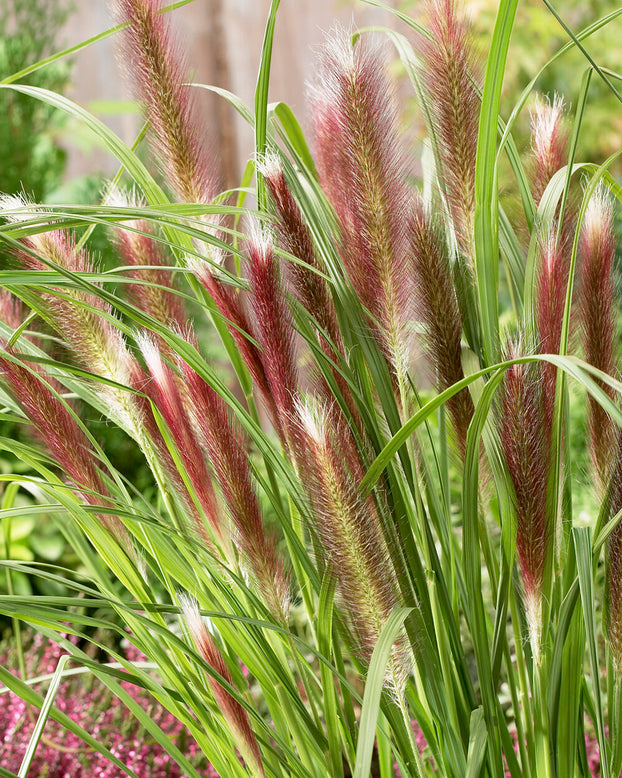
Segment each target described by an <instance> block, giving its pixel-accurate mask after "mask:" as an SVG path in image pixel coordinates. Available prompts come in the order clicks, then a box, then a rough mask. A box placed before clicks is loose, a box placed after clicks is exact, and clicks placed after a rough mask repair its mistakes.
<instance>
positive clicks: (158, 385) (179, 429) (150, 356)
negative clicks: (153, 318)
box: [138, 335, 222, 539]
mask: <svg viewBox="0 0 622 778" xmlns="http://www.w3.org/2000/svg"><path fill="white" fill-rule="evenodd" d="M138 343H139V346H140V350H141V352H142V355H143V357H144V359H145V363H146V365H147V369H148V370H149V373H150V375H151V378H152V380H151V381H149V382H147V383H145V385H144V388H143V391H144V392H145V393H146V394H147V395H148V396H150V397H151V399H152V400H153V402H154V403H155V405H156V407H157V408H158V410H159V411H160V413H161V414H162V416H163V418H164V421H165V422H166V425H167V426H168V428H169V431H170V433H171V436H172V438H173V441H174V443H175V446H176V448H177V452H178V454H179V457H180V459H181V463H182V465H183V467H184V469H185V471H186V473H187V476H188V480H189V482H190V487H191V490H192V495H193V497H194V498H195V499H196V502H197V503H198V505H199V506H200V509H201V511H202V512H203V515H204V516H205V518H206V519H207V521H208V522H209V524H210V525H211V527H212V530H213V532H214V534H215V535H216V537H217V538H219V539H220V538H221V537H222V527H221V520H220V514H219V508H218V503H217V500H216V494H215V492H214V488H213V486H212V478H211V474H210V472H209V469H208V468H207V465H206V462H205V460H204V458H203V453H202V451H201V448H200V446H199V442H198V440H197V438H196V436H195V432H194V429H195V428H194V425H193V424H192V423H191V421H190V419H189V417H188V414H187V412H186V409H185V407H184V403H183V398H182V395H181V393H180V391H179V384H178V381H177V380H176V375H175V373H174V371H173V369H172V368H171V367H170V365H168V364H166V362H165V361H164V360H163V359H162V356H161V354H160V351H159V349H158V346H157V345H156V343H155V342H154V340H153V339H151V338H150V337H149V336H146V335H145V336H142V337H139V338H138ZM196 529H197V530H198V532H199V534H200V536H202V537H205V528H204V527H203V525H199V526H198V527H197V528H196Z"/></svg>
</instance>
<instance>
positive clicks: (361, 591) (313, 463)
mask: <svg viewBox="0 0 622 778" xmlns="http://www.w3.org/2000/svg"><path fill="white" fill-rule="evenodd" d="M298 418H299V419H300V426H301V430H300V435H299V438H298V443H299V445H300V446H301V450H300V451H299V452H298V460H299V461H300V462H304V469H302V468H301V470H302V472H303V474H304V475H303V477H302V479H301V480H302V486H303V488H304V489H305V491H306V493H307V495H308V499H309V502H310V504H311V508H312V516H313V520H314V523H315V525H314V530H315V532H316V533H317V535H318V537H319V540H320V543H319V548H320V549H321V553H322V554H323V557H324V558H323V560H322V561H323V563H324V564H326V565H327V566H328V567H329V568H330V570H331V571H332V573H333V575H334V576H335V578H336V580H337V584H338V591H339V594H340V596H341V598H342V601H343V604H344V607H345V609H346V611H347V613H348V614H349V616H350V621H351V624H352V628H353V630H354V633H355V635H356V638H357V640H358V649H359V652H360V654H361V656H362V657H363V658H364V659H365V660H366V661H369V658H370V656H371V652H372V650H373V648H374V646H375V644H376V642H377V640H378V636H379V634H380V631H381V630H382V627H383V625H384V623H385V621H386V619H387V618H388V616H389V614H390V613H391V611H392V610H393V609H394V608H395V607H397V606H398V605H399V596H398V584H397V580H396V578H395V575H394V573H393V566H392V563H391V559H390V554H389V550H388V548H387V545H386V542H385V539H384V535H383V532H382V527H381V524H380V519H379V516H378V513H377V510H376V507H375V505H374V502H373V499H372V498H365V497H363V495H362V494H361V492H360V483H361V480H362V478H363V469H362V467H361V464H360V460H359V457H358V453H357V451H356V446H355V443H354V440H353V437H352V432H351V431H350V429H349V428H348V426H347V425H346V424H345V423H344V421H343V417H342V416H341V415H340V413H339V411H338V410H337V409H336V408H335V407H334V406H328V405H326V406H322V405H319V404H317V403H309V404H308V405H304V406H303V405H301V406H299V408H298ZM409 669H410V660H409V657H408V651H407V650H406V647H405V645H404V644H402V642H401V641H398V643H397V644H396V646H395V647H394V650H393V653H392V659H391V663H390V666H389V669H388V673H387V679H386V682H387V685H388V686H389V687H390V688H391V689H392V690H393V692H394V693H395V694H396V695H398V696H399V694H400V693H401V692H402V686H403V683H404V682H405V679H406V678H407V676H408V673H409Z"/></svg>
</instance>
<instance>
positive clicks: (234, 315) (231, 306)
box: [188, 259, 283, 439]
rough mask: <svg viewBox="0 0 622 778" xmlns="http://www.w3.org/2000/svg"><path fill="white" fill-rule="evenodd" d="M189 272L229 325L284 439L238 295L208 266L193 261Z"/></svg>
mask: <svg viewBox="0 0 622 778" xmlns="http://www.w3.org/2000/svg"><path fill="white" fill-rule="evenodd" d="M188 268H189V269H190V270H191V271H192V272H193V273H194V275H195V276H196V278H197V279H198V280H199V281H200V283H201V284H202V285H203V286H204V287H205V289H206V290H207V292H208V293H209V295H210V297H211V298H212V300H213V301H214V304H215V305H216V308H217V309H218V312H219V313H220V315H221V316H222V317H223V318H224V319H225V321H226V322H227V323H228V327H229V332H230V333H231V337H232V338H233V340H234V341H235V344H236V346H237V347H238V349H239V351H240V355H241V356H242V359H243V360H244V364H245V365H246V367H247V369H248V372H249V373H250V375H251V378H252V379H253V383H254V386H255V388H256V389H257V390H258V391H259V394H260V396H261V399H262V401H263V403H264V406H265V409H266V411H267V412H268V415H269V417H270V421H271V422H272V424H273V426H274V428H275V429H276V430H277V431H278V432H279V437H280V438H281V439H283V434H282V429H281V423H280V421H279V414H278V410H277V406H276V403H275V400H274V397H273V396H272V392H271V389H270V383H269V381H268V377H267V375H266V370H265V368H264V364H263V361H262V355H261V350H260V349H259V348H258V347H257V345H256V344H255V342H253V340H252V339H251V337H250V335H251V333H252V331H253V328H252V326H251V323H250V320H249V317H248V315H247V313H246V308H245V307H244V303H243V300H242V293H241V291H240V290H239V289H236V288H235V287H233V286H232V285H231V284H227V283H226V282H225V281H224V280H222V279H220V278H218V277H217V275H216V273H215V272H214V271H213V270H212V268H211V267H210V264H209V263H208V262H205V261H203V260H196V259H192V260H190V261H189V262H188Z"/></svg>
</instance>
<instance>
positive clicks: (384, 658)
mask: <svg viewBox="0 0 622 778" xmlns="http://www.w3.org/2000/svg"><path fill="white" fill-rule="evenodd" d="M411 611H412V608H400V609H399V610H396V611H394V612H393V613H391V615H390V616H389V618H388V619H387V620H386V623H385V624H384V626H383V628H382V631H381V633H380V636H379V638H378V642H377V643H376V646H375V648H374V651H373V654H372V657H371V662H370V663H369V670H368V672H367V681H366V683H365V693H364V695H363V707H362V709H361V721H360V725H359V736H358V743H357V746H356V763H355V765H354V772H353V773H352V778H369V772H370V768H371V758H372V753H373V749H374V740H375V735H376V723H377V721H378V711H379V710H380V698H381V696H382V689H383V686H384V680H385V674H386V670H387V665H388V663H389V656H390V654H391V649H392V647H393V644H394V643H395V640H396V638H397V636H398V635H399V633H400V630H401V629H402V626H403V624H404V621H405V620H406V618H407V616H408V614H409V613H411Z"/></svg>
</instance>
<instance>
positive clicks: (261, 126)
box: [255, 0, 280, 211]
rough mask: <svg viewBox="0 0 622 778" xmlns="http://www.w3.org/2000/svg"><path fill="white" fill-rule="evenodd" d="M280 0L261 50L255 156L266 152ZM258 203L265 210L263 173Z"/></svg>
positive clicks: (275, 0) (272, 11)
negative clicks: (275, 33) (273, 46)
mask: <svg viewBox="0 0 622 778" xmlns="http://www.w3.org/2000/svg"><path fill="white" fill-rule="evenodd" d="M279 4H280V0H272V2H271V4H270V14H269V16H268V22H267V24H266V31H265V34H264V39H263V46H262V50H261V64H260V66H259V75H258V77H257V87H256V89H255V157H256V159H262V158H263V156H264V154H265V153H266V142H267V137H268V87H269V85H270V64H271V62H272V44H273V42H274V28H275V26H276V12H277V11H278V9H279ZM257 204H258V206H259V210H260V211H263V210H265V206H266V191H265V184H264V181H263V178H262V176H261V174H258V175H257Z"/></svg>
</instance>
